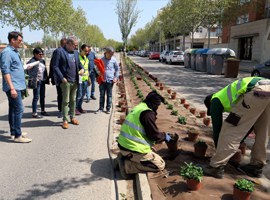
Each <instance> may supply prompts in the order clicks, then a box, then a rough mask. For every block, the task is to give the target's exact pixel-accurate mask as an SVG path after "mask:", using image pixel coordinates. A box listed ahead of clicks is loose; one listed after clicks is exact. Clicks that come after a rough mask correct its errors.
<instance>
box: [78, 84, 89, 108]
mask: <svg viewBox="0 0 270 200" xmlns="http://www.w3.org/2000/svg"><path fill="white" fill-rule="evenodd" d="M86 90H87V81H83V82H82V83H81V84H79V85H78V89H77V95H76V109H77V110H82V103H83V98H84V96H85V93H86Z"/></svg>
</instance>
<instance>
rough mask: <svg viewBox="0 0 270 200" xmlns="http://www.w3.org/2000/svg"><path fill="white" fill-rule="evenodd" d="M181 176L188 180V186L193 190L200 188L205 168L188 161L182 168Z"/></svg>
mask: <svg viewBox="0 0 270 200" xmlns="http://www.w3.org/2000/svg"><path fill="white" fill-rule="evenodd" d="M180 176H182V177H183V178H184V179H185V180H186V181H187V186H188V188H189V189H191V190H198V189H200V187H201V181H202V177H203V169H202V168H201V167H198V166H196V165H194V164H193V163H192V162H191V163H186V162H185V166H182V167H181V169H180Z"/></svg>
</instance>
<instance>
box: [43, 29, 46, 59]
mask: <svg viewBox="0 0 270 200" xmlns="http://www.w3.org/2000/svg"><path fill="white" fill-rule="evenodd" d="M43 32H44V60H45V62H46V28H44V29H43Z"/></svg>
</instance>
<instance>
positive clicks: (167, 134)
mask: <svg viewBox="0 0 270 200" xmlns="http://www.w3.org/2000/svg"><path fill="white" fill-rule="evenodd" d="M171 139H172V137H171V135H170V133H166V135H165V141H166V142H170V141H171Z"/></svg>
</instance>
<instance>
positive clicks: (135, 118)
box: [118, 102, 154, 153]
mask: <svg viewBox="0 0 270 200" xmlns="http://www.w3.org/2000/svg"><path fill="white" fill-rule="evenodd" d="M145 110H151V109H150V108H148V106H147V105H146V103H144V102H142V103H140V104H139V105H137V106H135V107H134V108H133V109H132V111H131V112H130V113H129V114H128V116H127V117H126V119H125V121H124V123H123V124H122V126H121V131H120V135H119V138H118V143H119V144H120V145H121V146H122V147H124V148H126V149H129V150H131V151H135V152H139V153H149V152H151V146H152V145H153V144H154V142H153V141H151V140H149V139H148V138H147V136H146V133H145V130H144V128H143V126H142V124H141V122H140V114H141V112H143V111H145Z"/></svg>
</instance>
